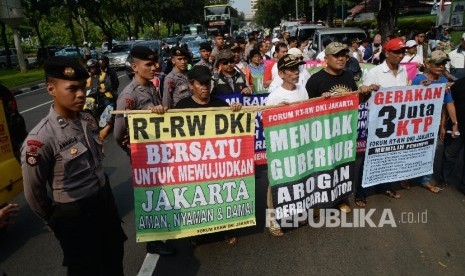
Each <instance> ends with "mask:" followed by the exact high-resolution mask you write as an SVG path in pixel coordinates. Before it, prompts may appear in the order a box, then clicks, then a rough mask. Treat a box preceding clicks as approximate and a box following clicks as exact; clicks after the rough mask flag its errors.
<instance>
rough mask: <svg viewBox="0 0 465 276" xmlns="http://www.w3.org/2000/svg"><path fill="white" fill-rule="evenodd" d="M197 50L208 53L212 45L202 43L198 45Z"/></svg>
mask: <svg viewBox="0 0 465 276" xmlns="http://www.w3.org/2000/svg"><path fill="white" fill-rule="evenodd" d="M199 50H200V51H202V50H207V51H209V52H211V51H212V45H211V44H210V43H208V42H202V43H200V44H199Z"/></svg>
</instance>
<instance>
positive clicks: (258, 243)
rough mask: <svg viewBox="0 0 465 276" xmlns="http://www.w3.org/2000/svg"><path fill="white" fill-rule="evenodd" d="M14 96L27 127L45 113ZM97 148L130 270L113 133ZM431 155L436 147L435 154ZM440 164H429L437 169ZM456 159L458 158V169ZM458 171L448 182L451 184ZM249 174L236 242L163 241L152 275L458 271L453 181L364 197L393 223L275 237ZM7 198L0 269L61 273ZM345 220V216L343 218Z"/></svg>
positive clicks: (463, 208)
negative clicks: (246, 213)
mask: <svg viewBox="0 0 465 276" xmlns="http://www.w3.org/2000/svg"><path fill="white" fill-rule="evenodd" d="M122 73H123V72H119V74H122ZM120 82H121V85H120V86H121V88H123V87H124V86H125V85H126V84H127V83H128V79H127V77H125V76H122V77H121V78H120ZM17 100H18V106H19V109H20V110H21V111H22V112H23V116H24V117H25V119H26V123H27V128H28V130H29V129H31V128H32V127H33V126H34V125H35V124H37V123H38V122H39V121H40V119H41V118H42V117H44V116H45V115H46V114H47V112H48V109H49V108H50V103H47V102H49V101H50V100H51V99H50V97H49V96H48V95H47V94H46V92H45V91H44V90H40V91H33V92H31V93H29V94H23V95H19V96H17ZM105 153H106V161H105V167H106V169H105V171H106V172H107V174H108V175H109V176H110V181H111V184H112V187H113V191H114V194H115V198H116V201H117V205H118V207H119V210H120V213H121V215H122V216H123V220H124V221H125V223H124V225H123V227H124V229H125V231H126V234H127V235H128V237H129V240H128V241H127V242H126V244H125V259H124V266H125V274H126V275H137V273H138V272H139V270H140V267H141V265H142V264H143V262H144V259H145V258H146V252H145V245H144V244H139V243H136V242H135V227H134V207H133V195H132V189H131V183H130V164H129V159H128V157H127V156H125V154H124V153H123V152H122V151H121V150H120V149H119V148H117V146H116V144H115V142H114V140H113V138H112V137H109V139H108V141H107V143H106V144H105ZM440 153H441V145H439V147H438V154H437V156H439V154H440ZM437 160H438V161H439V159H438V158H437ZM439 165H440V164H439V162H437V163H436V167H437V168H436V171H437V170H439ZM461 165H462V163H461V162H458V164H457V170H461V167H459V166H461ZM458 177H459V176H458V175H457V177H456V179H455V181H454V183H453V184H457V182H458V179H459V178H458ZM256 178H257V184H256V200H257V203H256V210H257V226H256V227H251V228H247V229H244V230H241V231H239V234H240V238H239V243H238V244H237V245H236V246H229V245H228V244H227V243H226V242H225V241H224V240H223V237H222V236H221V235H217V236H215V237H206V238H204V239H202V241H201V242H200V244H199V245H198V246H197V247H195V248H194V247H193V246H192V245H191V242H190V240H189V239H181V240H176V241H168V242H169V243H172V244H173V245H175V246H176V247H177V248H178V251H179V252H178V254H177V255H176V256H173V257H160V258H159V260H158V263H157V264H156V268H155V271H154V273H153V275H438V274H441V275H464V274H465V259H464V257H463V256H464V254H465V239H464V237H463V231H464V229H465V218H464V217H465V216H464V214H465V196H464V195H463V194H461V193H459V192H458V191H457V189H456V188H455V187H454V185H451V186H450V187H448V188H446V189H445V190H444V191H442V192H441V194H439V195H436V194H433V193H431V192H429V191H427V190H426V189H423V188H421V187H418V186H414V187H412V188H411V189H410V190H401V191H399V193H400V194H401V196H402V198H401V199H399V200H396V199H392V198H388V197H386V196H384V195H372V196H370V197H369V198H368V205H367V208H366V212H368V211H369V210H370V209H375V210H373V212H374V213H373V215H372V216H371V218H372V220H373V222H375V224H376V225H378V223H379V222H380V218H381V216H382V214H383V212H389V213H390V214H392V216H393V218H394V220H393V221H394V223H393V224H394V225H393V224H391V225H384V226H383V227H357V228H354V227H323V228H318V227H310V226H304V227H300V228H296V229H288V230H286V234H285V235H284V236H283V237H280V238H276V237H272V236H271V235H270V234H268V231H264V223H265V222H264V209H265V194H266V185H267V184H266V177H265V176H264V175H263V174H258V175H257V176H256ZM15 201H16V202H18V203H20V204H21V205H22V208H21V214H20V217H19V219H18V220H17V222H16V223H15V224H14V225H11V226H10V227H8V228H7V229H6V230H5V231H4V232H3V233H0V267H2V268H3V269H4V270H5V271H6V272H7V273H8V275H9V276H11V275H13V276H15V275H65V273H66V272H65V269H63V268H62V267H61V258H62V255H61V249H60V247H59V244H58V242H57V241H56V239H55V238H54V237H53V236H52V235H51V234H50V233H48V232H47V229H46V228H45V227H44V226H43V225H42V223H41V221H40V220H39V219H38V218H37V217H36V216H35V215H34V214H32V212H31V211H30V209H29V207H28V206H27V205H26V203H25V201H24V197H23V196H22V195H20V196H18V197H17V198H16V199H15ZM351 202H352V203H353V200H351ZM352 205H353V204H352ZM354 220H356V219H354V217H353V216H352V215H349V216H348V219H347V221H348V222H353V221H354ZM265 230H267V229H265ZM149 275H150V274H149Z"/></svg>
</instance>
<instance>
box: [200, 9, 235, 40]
mask: <svg viewBox="0 0 465 276" xmlns="http://www.w3.org/2000/svg"><path fill="white" fill-rule="evenodd" d="M203 11H204V19H205V29H206V31H207V34H209V35H211V34H212V33H213V32H215V31H217V30H219V31H222V32H223V33H229V34H231V35H232V33H233V31H235V30H238V29H239V14H238V12H237V10H236V9H235V8H233V7H231V6H230V5H210V6H205V7H204V9H203Z"/></svg>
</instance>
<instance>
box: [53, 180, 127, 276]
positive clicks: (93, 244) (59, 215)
mask: <svg viewBox="0 0 465 276" xmlns="http://www.w3.org/2000/svg"><path fill="white" fill-rule="evenodd" d="M107 183H108V181H107ZM49 225H50V227H51V228H52V230H53V231H54V234H55V237H56V238H57V239H58V241H59V242H60V245H61V248H62V250H63V266H67V267H68V275H123V256H124V241H125V240H126V239H127V237H126V235H125V234H124V231H123V229H122V227H121V219H120V217H119V215H118V212H117V209H116V205H115V201H114V198H113V194H112V192H111V188H110V185H109V184H106V185H105V187H104V188H102V189H101V190H100V191H99V192H98V193H96V194H94V195H92V196H91V197H87V198H84V199H81V200H78V201H76V202H72V203H65V204H60V203H57V204H56V206H55V209H54V211H53V214H52V216H51V218H50V221H49Z"/></svg>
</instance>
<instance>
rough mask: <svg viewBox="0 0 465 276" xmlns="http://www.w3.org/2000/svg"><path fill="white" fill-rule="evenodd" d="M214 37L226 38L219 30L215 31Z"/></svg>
mask: <svg viewBox="0 0 465 276" xmlns="http://www.w3.org/2000/svg"><path fill="white" fill-rule="evenodd" d="M213 35H214V36H215V37H218V36H221V37H224V33H223V32H222V31H219V30H218V31H215V32H214V33H213Z"/></svg>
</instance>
